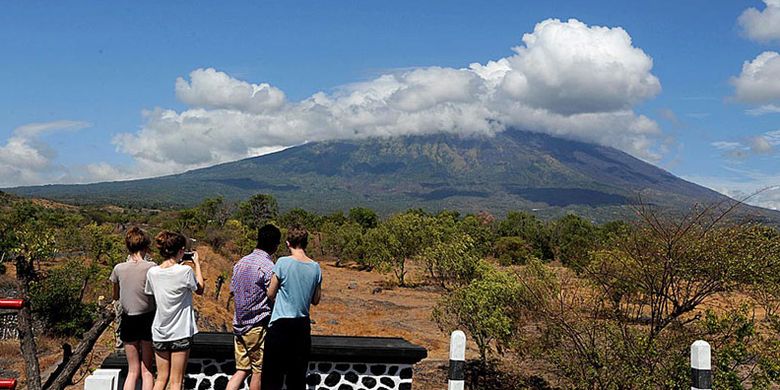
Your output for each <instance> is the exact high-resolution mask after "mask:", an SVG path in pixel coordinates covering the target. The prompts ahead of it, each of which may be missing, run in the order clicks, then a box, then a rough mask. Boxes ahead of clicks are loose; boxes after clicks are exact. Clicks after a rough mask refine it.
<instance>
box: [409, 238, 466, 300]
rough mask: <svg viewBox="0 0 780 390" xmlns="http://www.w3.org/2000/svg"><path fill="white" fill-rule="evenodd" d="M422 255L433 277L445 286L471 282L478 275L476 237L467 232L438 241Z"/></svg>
mask: <svg viewBox="0 0 780 390" xmlns="http://www.w3.org/2000/svg"><path fill="white" fill-rule="evenodd" d="M421 257H422V258H423V259H424V261H425V263H426V267H427V268H428V270H429V272H430V273H431V277H432V278H433V279H434V280H435V281H436V282H437V283H438V284H439V285H441V286H442V287H445V288H449V287H453V286H463V285H467V284H469V283H470V282H471V281H472V280H473V279H474V278H475V277H476V276H477V273H478V267H479V262H480V256H479V252H478V250H477V249H476V246H475V244H474V239H472V238H471V237H470V236H468V235H465V234H455V235H453V236H452V237H450V238H449V239H448V240H446V241H439V242H436V243H435V244H433V245H432V246H430V247H428V248H426V249H425V250H424V251H423V252H422V255H421Z"/></svg>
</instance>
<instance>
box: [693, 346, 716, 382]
mask: <svg viewBox="0 0 780 390" xmlns="http://www.w3.org/2000/svg"><path fill="white" fill-rule="evenodd" d="M710 360H711V351H710V344H709V343H707V342H706V341H704V340H698V341H696V342H695V343H693V344H692V345H691V378H692V382H691V390H711V389H712V365H711V363H710Z"/></svg>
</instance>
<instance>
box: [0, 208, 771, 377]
mask: <svg viewBox="0 0 780 390" xmlns="http://www.w3.org/2000/svg"><path fill="white" fill-rule="evenodd" d="M3 199H4V200H5V201H4V202H3V204H2V206H0V211H1V212H0V256H1V257H2V259H4V261H5V262H6V263H8V264H9V265H10V262H11V260H13V259H18V258H20V257H23V258H25V259H27V260H29V266H30V267H31V268H30V270H29V271H30V275H31V276H32V279H31V280H30V284H29V297H30V299H31V301H32V306H31V308H32V313H33V315H34V320H35V321H36V322H38V323H40V324H42V325H43V326H41V327H39V329H41V330H43V331H45V332H48V333H50V334H52V335H58V336H72V335H77V336H78V335H81V334H83V333H84V332H85V331H87V330H88V329H90V328H91V327H93V326H94V324H95V323H96V322H97V321H98V320H99V318H100V317H99V316H98V315H97V313H98V311H97V308H98V307H99V304H100V302H99V297H100V296H101V295H107V294H108V293H109V291H110V289H109V286H108V282H107V277H108V274H109V272H110V270H111V268H112V267H113V266H114V265H115V264H116V263H117V262H119V261H122V260H124V256H125V254H124V248H123V243H122V237H123V234H124V231H125V230H126V229H127V228H129V227H130V226H132V225H141V226H142V227H144V228H145V229H147V230H148V231H149V232H150V233H151V234H154V233H155V232H157V231H158V230H160V229H174V230H177V231H181V232H183V233H185V234H186V235H188V236H190V237H193V238H195V239H197V240H198V242H199V243H200V245H208V246H210V247H212V249H213V250H214V251H217V252H220V253H222V254H224V255H226V256H227V257H228V258H237V257H239V256H241V255H243V254H246V253H248V252H249V251H251V250H252V249H253V246H254V235H255V229H256V227H258V226H260V225H262V224H264V223H267V222H271V223H275V224H277V225H279V226H280V228H281V229H282V231H283V233H284V232H285V231H286V230H287V229H288V228H290V227H292V226H304V227H306V228H307V229H308V230H310V231H311V239H310V242H311V244H310V252H311V253H312V254H313V255H314V256H315V257H318V258H329V259H333V260H336V263H335V264H336V265H337V266H340V267H343V266H354V267H357V268H359V269H362V270H365V271H367V272H381V273H384V274H387V275H388V278H389V279H390V280H392V281H393V282H392V283H394V284H395V285H397V286H399V287H405V288H419V287H424V288H427V289H434V290H436V291H438V292H439V293H440V296H441V299H440V301H439V302H438V304H437V305H436V308H435V309H434V310H433V312H432V313H431V315H432V318H433V320H434V321H436V323H437V324H438V325H439V327H440V328H441V329H442V331H443V332H449V331H451V330H453V329H461V330H464V331H466V332H467V334H468V336H469V338H470V340H472V341H473V342H474V343H475V345H476V347H477V351H478V354H479V359H478V360H477V361H476V362H475V363H474V365H473V366H472V367H473V368H474V369H473V370H470V371H469V372H470V373H471V378H470V380H471V381H472V382H471V383H472V386H473V388H496V386H497V385H496V383H497V382H496V381H495V378H499V377H500V378H502V379H501V380H500V382H503V383H505V386H507V388H522V387H533V388H582V389H593V388H599V389H618V388H636V389H650V388H688V387H689V386H690V384H689V374H690V373H689V368H688V360H687V359H688V348H689V346H690V344H691V343H692V342H693V341H694V340H696V339H700V338H701V339H705V340H707V341H709V342H710V343H711V344H712V345H713V366H714V373H715V386H716V387H717V388H724V389H740V388H771V387H772V386H778V385H780V341H778V340H780V232H779V231H778V230H777V229H775V228H773V227H768V226H764V225H761V224H756V223H749V222H743V223H734V222H733V221H730V220H728V219H727V218H725V216H727V215H728V213H729V211H730V210H729V209H721V208H718V207H717V206H711V207H699V208H693V209H691V210H689V211H688V212H687V213H684V214H683V213H674V212H669V211H668V210H663V209H659V208H656V207H651V206H647V205H645V206H638V207H636V208H635V209H634V210H635V212H636V218H635V219H632V220H629V221H617V222H610V223H605V224H595V223H593V222H591V221H590V220H587V219H584V218H582V217H579V216H576V215H573V214H570V215H565V216H563V217H561V218H558V219H554V220H547V221H545V220H540V219H538V218H537V217H536V216H534V215H533V214H531V213H528V212H524V211H513V212H510V213H508V214H507V215H506V217H504V218H497V217H495V216H493V215H490V214H488V213H485V212H482V213H478V214H467V215H461V214H459V213H457V212H452V211H443V212H439V213H428V212H425V211H423V210H419V209H412V210H408V211H406V212H402V213H397V214H393V215H390V216H388V217H386V218H380V217H379V215H378V214H377V213H376V212H375V211H374V210H371V209H368V208H365V207H356V208H352V209H350V210H348V211H347V212H346V213H344V212H336V213H332V214H325V215H323V214H317V213H314V212H310V211H307V210H304V209H291V210H289V211H286V212H283V213H280V212H279V210H278V206H277V202H276V200H275V199H274V198H273V197H272V196H270V195H263V194H258V195H255V196H253V197H251V198H249V199H246V200H244V201H243V202H238V203H232V202H229V201H226V200H225V199H223V198H210V199H206V200H205V201H203V202H202V203H200V204H199V205H197V206H195V207H192V208H188V209H180V210H167V211H157V210H144V209H135V210H131V209H121V208H115V207H83V208H78V207H71V206H65V205H58V204H55V203H50V202H39V201H31V200H25V199H20V198H14V197H7V196H6V197H4V198H3ZM280 249H283V248H280ZM17 266H18V264H17ZM224 268H225V269H221V270H217V271H219V272H218V274H219V275H220V277H219V278H217V280H216V281H214V283H215V291H214V293H213V294H212V295H214V296H215V297H217V299H218V298H219V296H220V295H219V294H220V290H221V289H222V284H223V283H225V280H228V279H229V272H230V269H229V268H228V267H224ZM18 272H19V270H17V273H18ZM20 287H21V286H20ZM225 295H227V294H223V297H224V296H225ZM223 299H227V298H223ZM228 305H229V301H228ZM442 337H446V335H445V334H444V333H443V334H442ZM508 362H512V365H509V364H508ZM510 366H523V367H533V369H530V370H529V369H528V368H524V369H523V370H521V371H518V370H513V369H511V368H507V367H510Z"/></svg>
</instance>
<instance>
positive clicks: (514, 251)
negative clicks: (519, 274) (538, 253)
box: [493, 237, 533, 265]
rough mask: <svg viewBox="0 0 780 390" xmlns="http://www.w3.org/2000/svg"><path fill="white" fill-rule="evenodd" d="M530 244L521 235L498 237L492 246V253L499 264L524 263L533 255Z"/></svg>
mask: <svg viewBox="0 0 780 390" xmlns="http://www.w3.org/2000/svg"><path fill="white" fill-rule="evenodd" d="M531 250H532V248H531V245H529V244H528V243H527V242H526V241H525V240H523V239H522V238H521V237H500V238H499V239H498V240H496V244H495V245H494V247H493V255H494V256H495V257H496V258H497V259H498V261H500V262H501V265H511V264H525V263H527V262H528V260H529V259H531V258H532V257H533V255H532V254H531Z"/></svg>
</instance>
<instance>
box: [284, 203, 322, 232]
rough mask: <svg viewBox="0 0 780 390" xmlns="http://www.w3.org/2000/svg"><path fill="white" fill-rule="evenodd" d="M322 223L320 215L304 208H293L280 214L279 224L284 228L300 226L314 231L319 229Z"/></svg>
mask: <svg viewBox="0 0 780 390" xmlns="http://www.w3.org/2000/svg"><path fill="white" fill-rule="evenodd" d="M321 223H322V218H321V217H320V216H319V215H317V214H315V213H312V212H309V211H306V210H304V209H302V208H294V209H291V210H290V211H287V212H286V213H283V214H282V215H280V216H279V225H281V226H282V227H284V228H291V227H293V226H300V227H303V228H305V229H306V230H308V231H309V232H314V231H316V230H318V229H319V227H320V224H321Z"/></svg>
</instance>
